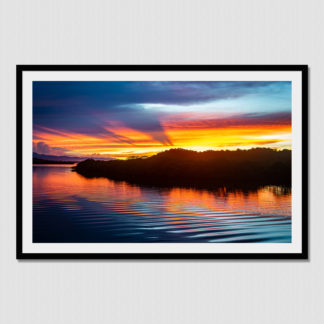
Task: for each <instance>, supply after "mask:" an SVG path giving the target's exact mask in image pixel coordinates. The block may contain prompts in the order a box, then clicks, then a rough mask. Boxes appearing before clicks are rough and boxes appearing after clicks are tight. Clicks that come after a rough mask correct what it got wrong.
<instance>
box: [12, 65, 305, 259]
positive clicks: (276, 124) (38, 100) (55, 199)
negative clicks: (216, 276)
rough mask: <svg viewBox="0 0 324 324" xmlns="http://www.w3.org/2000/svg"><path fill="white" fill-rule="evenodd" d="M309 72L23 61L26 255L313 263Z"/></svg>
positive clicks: (20, 149) (21, 165) (22, 238)
mask: <svg viewBox="0 0 324 324" xmlns="http://www.w3.org/2000/svg"><path fill="white" fill-rule="evenodd" d="M306 127H307V66H293V65H291V66H289V65H286V66H285V65H282V66H271V65H269V66H257V65H256V66H235V65H233V66H96V65H93V66H82V65H81V66H68V65H66V66H55V65H53V66H50V65H49V66H41V65H40V66H37V65H36V66H28V65H25V66H17V184H18V188H17V258H71V259H73V258H116V259H117V258H118V259H120V258H125V259H132V258H145V259H149V258H151V259H155V258H156V259H158V258H165V259H186V258H187V259H194V258H200V259H204V258H206V259H207V258H215V259H222V258H224V259H225V258H226V259H231V258H232V259H237V258H239V259H240V258H241V259H244V258H254V259H255V258H260V259H264V258H273V259H276V258H281V259H282V258H287V259H288V258H307V129H306Z"/></svg>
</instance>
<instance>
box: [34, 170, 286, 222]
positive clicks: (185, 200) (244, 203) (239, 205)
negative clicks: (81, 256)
mask: <svg viewBox="0 0 324 324" xmlns="http://www.w3.org/2000/svg"><path fill="white" fill-rule="evenodd" d="M35 168H36V170H37V172H35ZM33 194H34V195H33V197H34V206H36V207H37V208H42V206H41V203H40V201H41V200H42V199H44V197H46V198H49V199H53V200H56V201H59V202H60V204H61V205H62V206H63V207H64V208H66V209H67V210H80V209H81V208H82V206H81V205H80V200H81V199H86V200H87V201H90V202H96V203H101V204H103V205H104V204H106V203H111V202H116V205H118V204H122V206H123V208H124V209H127V208H129V209H130V210H137V211H138V212H140V211H141V210H142V209H147V208H148V207H147V206H149V205H150V204H151V203H152V205H154V204H155V205H154V206H163V211H165V212H167V214H172V215H173V216H174V217H180V218H181V215H182V214H186V217H187V216H188V215H190V214H192V215H195V216H197V215H201V214H202V213H206V211H207V212H209V211H210V212H213V213H219V214H221V215H222V214H224V215H226V213H227V211H235V212H243V213H259V214H272V215H284V216H291V194H290V192H289V190H288V189H285V188H282V187H278V186H268V187H263V188H260V189H258V190H252V191H251V190H250V191H243V190H229V189H228V188H225V187H222V188H219V189H217V190H201V189H199V190H198V189H192V188H171V189H161V188H160V189H157V188H145V187H140V186H136V185H131V184H128V183H126V182H116V181H112V180H109V179H105V178H92V179H89V178H85V177H83V176H81V175H79V174H78V173H76V172H72V171H71V166H62V167H60V166H36V167H34V172H33ZM157 201H158V202H157Z"/></svg>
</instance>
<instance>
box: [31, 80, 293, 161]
mask: <svg viewBox="0 0 324 324" xmlns="http://www.w3.org/2000/svg"><path fill="white" fill-rule="evenodd" d="M178 147H181V148H187V149H192V150H196V151H205V150H219V149H237V148H240V149H248V148H251V147H271V148H277V149H283V148H288V149H290V148H291V82H284V81H278V82H261V81H255V82H253V81H244V82H238V81H233V82H227V81H226V82H223V81H217V82H196V81H193V82H183V81H179V82H173V81H172V82H165V81H155V82H153V81H138V82H137V81H136V82H134V81H107V82H102V81H98V82H94V81H89V82H84V81H80V82H75V81H71V82H66V81H62V82H61V81H60V82H53V81H48V82H47V81H46V82H44V81H40V82H33V150H34V152H36V153H40V154H49V155H70V156H87V157H89V156H93V157H99V156H100V157H106V158H108V157H112V158H127V157H129V156H149V155H152V154H154V153H157V152H160V151H164V150H166V149H170V148H178Z"/></svg>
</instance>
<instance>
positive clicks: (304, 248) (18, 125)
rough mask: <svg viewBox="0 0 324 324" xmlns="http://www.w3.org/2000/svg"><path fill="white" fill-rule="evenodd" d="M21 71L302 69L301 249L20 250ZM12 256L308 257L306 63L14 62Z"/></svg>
mask: <svg viewBox="0 0 324 324" xmlns="http://www.w3.org/2000/svg"><path fill="white" fill-rule="evenodd" d="M24 71H299V72H301V73H302V93H301V95H302V134H301V136H302V174H301V179H302V251H301V253H185V254H184V253H122V254H117V253H111V254H107V253H24V252H23V239H22V235H23V205H22V199H23V173H22V169H23V163H24V161H23V154H22V149H23V132H22V127H23V102H22V100H23V95H22V91H23V72H24ZM16 128H17V129H16V136H17V137H16V188H17V191H16V258H17V259H115V260H118V259H129V260H130V259H145V260H161V259H169V260H184V259H185V260H193V259H199V260H207V259H209V260H214V259H223V260H225V259H231V260H238V259H240V260H243V259H251V260H252V259H254V260H256V259H259V260H262V259H281V260H284V259H295V260H298V259H300V260H302V259H304V260H305V259H308V255H309V254H308V66H307V65H17V66H16Z"/></svg>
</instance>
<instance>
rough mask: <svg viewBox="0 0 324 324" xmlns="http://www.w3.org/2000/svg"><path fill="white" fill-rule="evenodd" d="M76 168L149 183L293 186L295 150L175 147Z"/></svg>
mask: <svg viewBox="0 0 324 324" xmlns="http://www.w3.org/2000/svg"><path fill="white" fill-rule="evenodd" d="M73 170H74V171H76V172H78V173H79V174H81V175H83V176H85V177H107V178H110V179H112V180H119V181H127V182H129V183H134V184H139V185H149V186H161V187H167V186H185V187H187V186H189V187H204V188H213V187H220V186H227V187H242V188H244V187H258V186H262V185H283V186H286V187H290V186H291V151H290V150H282V151H276V150H273V149H269V148H254V149H250V150H236V151H205V152H195V151H190V150H185V149H171V150H168V151H164V152H161V153H158V154H156V155H153V156H151V157H148V158H135V159H129V160H113V161H96V160H93V159H88V160H85V161H82V162H79V163H78V164H77V165H76V166H75V167H74V168H73Z"/></svg>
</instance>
